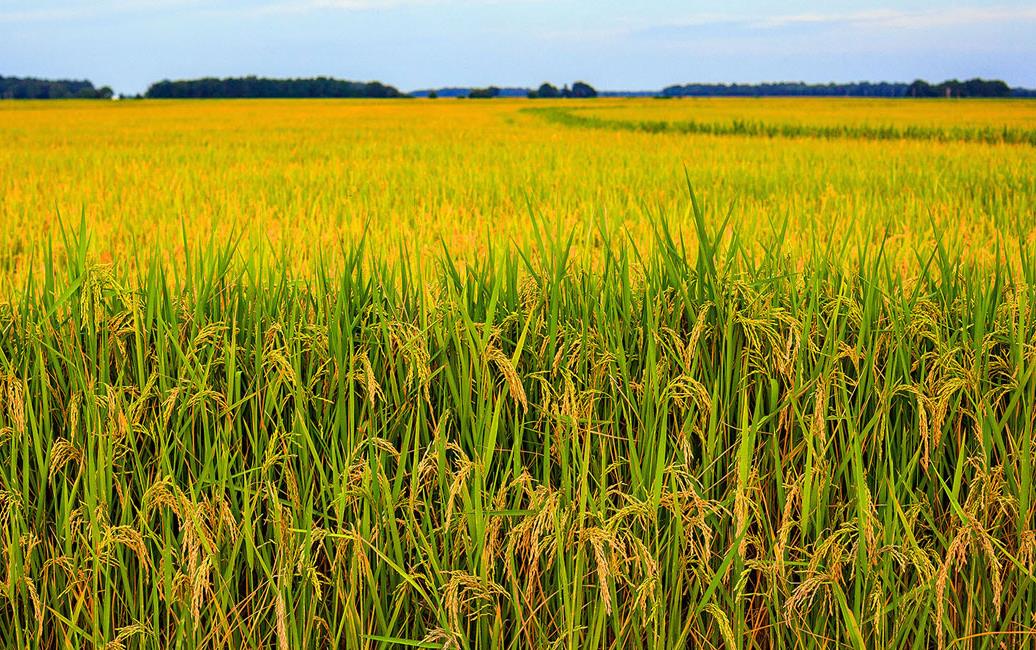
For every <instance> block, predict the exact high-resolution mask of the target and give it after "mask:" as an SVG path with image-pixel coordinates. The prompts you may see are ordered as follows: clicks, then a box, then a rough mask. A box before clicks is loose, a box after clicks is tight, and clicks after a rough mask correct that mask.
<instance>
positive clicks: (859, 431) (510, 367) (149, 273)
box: [0, 99, 1036, 649]
mask: <svg viewBox="0 0 1036 650" xmlns="http://www.w3.org/2000/svg"><path fill="white" fill-rule="evenodd" d="M688 125H692V126H688ZM1034 133H1036V102H1031V101H1025V100H1016V101H980V100H975V101H911V100H896V101H871V100H848V99H846V100H842V99H823V100H820V99H795V100H729V99H726V100H723V99H709V100H680V101H675V100H674V101H657V100H618V99H609V100H594V101H589V102H579V101H536V102H531V101H524V100H493V101H486V102H477V101H460V100H452V101H447V100H414V101H368V100H346V101H316V100H313V101H310V100H305V101H277V100H266V101H247V100H243V101H211V102H208V101H198V102H177V101H168V102H162V101H140V102H129V101H127V102H110V103H109V102H104V103H101V102H93V103H89V102H51V103H33V102H24V103H17V104H0V199H2V200H0V269H2V272H0V545H2V549H3V553H2V556H0V562H2V564H0V576H2V577H3V584H2V590H0V593H2V595H0V607H3V608H4V609H3V610H2V611H3V612H4V613H3V615H0V638H3V639H5V640H7V641H8V643H7V645H10V646H12V647H58V648H65V647H112V648H119V647H125V648H164V647H211V648H236V647H278V648H281V649H284V648H295V647H314V646H317V645H318V644H326V645H328V647H349V648H380V647H386V648H387V647H398V646H416V647H430V648H481V647H512V648H524V647H559V648H580V647H609V648H612V647H614V648H642V647H643V648H676V647H716V648H728V649H729V648H779V647H800V646H804V647H821V648H834V647H843V646H845V647H855V648H864V647H878V646H888V647H917V648H927V647H939V648H942V647H951V646H952V647H1001V644H1004V645H1006V646H1007V647H1012V646H1022V645H1025V644H1026V643H1027V642H1031V638H1030V637H1029V636H1027V635H1029V634H1030V633H1031V631H1032V630H1033V629H1034V628H1036V618H1034V615H1033V612H1034V611H1036V584H1034V580H1036V574H1034V571H1036V520H1034V517H1036V513H1034V508H1036V503H1034V500H1036V490H1034V488H1033V466H1034V462H1036V456H1034V454H1036V451H1034V448H1033V441H1034V436H1036V432H1034V426H1036V424H1034V419H1036V417H1034V412H1036V370H1034V368H1036V307H1034V304H1036V173H1034V171H1033V170H1034V169H1036V146H1033V144H1034V143H1036V137H1034Z"/></svg>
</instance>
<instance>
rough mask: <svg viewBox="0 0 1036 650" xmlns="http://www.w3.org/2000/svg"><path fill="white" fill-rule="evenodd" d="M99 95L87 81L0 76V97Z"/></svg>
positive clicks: (84, 97)
mask: <svg viewBox="0 0 1036 650" xmlns="http://www.w3.org/2000/svg"><path fill="white" fill-rule="evenodd" d="M102 90H103V89H102ZM109 91H110V89H109ZM101 96H102V95H101V91H98V90H97V89H96V88H94V85H93V84H92V83H90V82H89V81H73V80H68V79H60V80H49V79H36V78H33V77H0V99H70V98H81V99H96V98H98V97H101Z"/></svg>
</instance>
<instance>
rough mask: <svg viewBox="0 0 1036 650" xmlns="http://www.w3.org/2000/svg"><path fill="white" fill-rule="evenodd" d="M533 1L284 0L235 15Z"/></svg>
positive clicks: (526, 1) (529, 0)
mask: <svg viewBox="0 0 1036 650" xmlns="http://www.w3.org/2000/svg"><path fill="white" fill-rule="evenodd" d="M532 1H536V0H283V1H282V2H274V3H270V4H265V5H260V6H258V7H254V8H251V9H246V10H243V11H241V12H233V13H244V14H247V15H252V16H261V15H267V14H301V13H310V12H314V11H379V10H388V9H407V8H418V7H442V6H465V5H466V6H474V5H503V4H528V3H529V2H532Z"/></svg>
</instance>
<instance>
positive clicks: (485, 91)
mask: <svg viewBox="0 0 1036 650" xmlns="http://www.w3.org/2000/svg"><path fill="white" fill-rule="evenodd" d="M499 95H500V89H499V88H497V87H496V86H490V87H489V88H472V89H471V91H470V92H468V98H469V99H492V98H494V97H498V96H499Z"/></svg>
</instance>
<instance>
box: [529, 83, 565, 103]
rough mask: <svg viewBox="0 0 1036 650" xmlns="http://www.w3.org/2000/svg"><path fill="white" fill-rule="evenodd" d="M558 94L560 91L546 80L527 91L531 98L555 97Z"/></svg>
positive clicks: (559, 94)
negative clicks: (534, 88) (537, 86)
mask: <svg viewBox="0 0 1036 650" xmlns="http://www.w3.org/2000/svg"><path fill="white" fill-rule="evenodd" d="M560 96H561V91H560V90H558V88H557V86H554V85H553V84H549V83H546V82H544V83H542V84H540V87H539V88H538V89H536V90H533V91H531V92H530V93H529V97H531V98H533V99H554V98H555V97H560Z"/></svg>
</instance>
